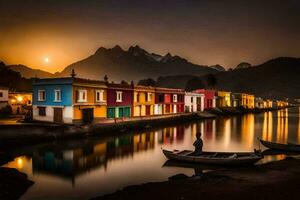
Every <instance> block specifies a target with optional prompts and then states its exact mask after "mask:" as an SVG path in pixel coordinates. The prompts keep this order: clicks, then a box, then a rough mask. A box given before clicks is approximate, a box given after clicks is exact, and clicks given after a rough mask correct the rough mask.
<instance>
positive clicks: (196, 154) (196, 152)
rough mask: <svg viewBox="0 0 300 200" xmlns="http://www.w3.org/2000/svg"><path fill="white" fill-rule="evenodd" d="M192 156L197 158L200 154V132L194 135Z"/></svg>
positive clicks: (201, 143) (201, 141)
mask: <svg viewBox="0 0 300 200" xmlns="http://www.w3.org/2000/svg"><path fill="white" fill-rule="evenodd" d="M193 145H194V147H195V151H194V155H195V156H199V155H201V154H202V147H203V140H202V139H201V132H197V133H196V141H195V142H194V144H193Z"/></svg>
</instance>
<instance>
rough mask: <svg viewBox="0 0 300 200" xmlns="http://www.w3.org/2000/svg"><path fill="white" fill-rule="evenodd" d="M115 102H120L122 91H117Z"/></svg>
mask: <svg viewBox="0 0 300 200" xmlns="http://www.w3.org/2000/svg"><path fill="white" fill-rule="evenodd" d="M116 102H122V92H120V91H117V99H116Z"/></svg>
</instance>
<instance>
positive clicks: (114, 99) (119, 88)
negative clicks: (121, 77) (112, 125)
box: [107, 83, 134, 119]
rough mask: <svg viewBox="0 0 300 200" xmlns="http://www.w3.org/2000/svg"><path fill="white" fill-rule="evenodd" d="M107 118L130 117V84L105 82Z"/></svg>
mask: <svg viewBox="0 0 300 200" xmlns="http://www.w3.org/2000/svg"><path fill="white" fill-rule="evenodd" d="M107 86H108V88H107V96H108V99H107V118H110V119H111V118H123V117H131V115H132V106H133V87H134V86H133V85H132V84H116V83H108V84H107Z"/></svg>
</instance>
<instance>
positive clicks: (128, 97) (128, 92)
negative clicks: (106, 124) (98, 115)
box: [107, 88, 133, 106]
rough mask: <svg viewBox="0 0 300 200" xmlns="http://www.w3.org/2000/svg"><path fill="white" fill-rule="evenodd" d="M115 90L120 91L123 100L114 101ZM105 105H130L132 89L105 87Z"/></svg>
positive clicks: (115, 96)
mask: <svg viewBox="0 0 300 200" xmlns="http://www.w3.org/2000/svg"><path fill="white" fill-rule="evenodd" d="M117 91H122V92H123V93H122V96H123V101H122V102H116V98H117V93H116V92H117ZM107 96H108V99H107V106H132V103H133V90H124V89H111V88H108V89H107Z"/></svg>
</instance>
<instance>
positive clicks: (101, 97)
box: [96, 90, 104, 102]
mask: <svg viewBox="0 0 300 200" xmlns="http://www.w3.org/2000/svg"><path fill="white" fill-rule="evenodd" d="M103 101H104V90H96V102H103Z"/></svg>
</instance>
